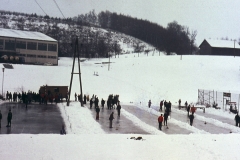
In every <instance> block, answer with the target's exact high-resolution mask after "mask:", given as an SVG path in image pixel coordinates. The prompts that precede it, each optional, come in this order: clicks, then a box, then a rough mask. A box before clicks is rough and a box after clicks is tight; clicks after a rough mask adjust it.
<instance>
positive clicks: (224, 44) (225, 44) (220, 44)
mask: <svg viewBox="0 0 240 160" xmlns="http://www.w3.org/2000/svg"><path fill="white" fill-rule="evenodd" d="M205 41H207V43H208V44H209V45H210V46H211V47H216V48H234V41H228V40H213V39H208V40H205ZM200 46H201V45H200ZM235 48H238V49H240V45H239V43H238V42H235Z"/></svg>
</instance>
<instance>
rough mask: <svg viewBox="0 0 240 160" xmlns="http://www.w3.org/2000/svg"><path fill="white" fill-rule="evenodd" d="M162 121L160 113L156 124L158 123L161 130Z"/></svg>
mask: <svg viewBox="0 0 240 160" xmlns="http://www.w3.org/2000/svg"><path fill="white" fill-rule="evenodd" d="M162 122H163V116H162V114H161V116H159V117H158V124H159V129H160V130H162Z"/></svg>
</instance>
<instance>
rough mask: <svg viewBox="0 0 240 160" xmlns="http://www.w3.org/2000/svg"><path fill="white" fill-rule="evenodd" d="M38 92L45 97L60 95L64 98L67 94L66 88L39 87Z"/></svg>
mask: <svg viewBox="0 0 240 160" xmlns="http://www.w3.org/2000/svg"><path fill="white" fill-rule="evenodd" d="M39 92H40V94H41V93H44V94H47V95H50V94H53V95H55V94H62V97H63V98H66V97H67V94H68V86H48V85H46V86H40V89H39Z"/></svg>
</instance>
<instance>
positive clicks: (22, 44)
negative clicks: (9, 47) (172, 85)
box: [16, 41, 27, 49]
mask: <svg viewBox="0 0 240 160" xmlns="http://www.w3.org/2000/svg"><path fill="white" fill-rule="evenodd" d="M26 44H27V43H26V42H24V41H17V44H16V48H20V49H26V46H27V45H26Z"/></svg>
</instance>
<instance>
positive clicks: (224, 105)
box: [198, 89, 240, 111]
mask: <svg viewBox="0 0 240 160" xmlns="http://www.w3.org/2000/svg"><path fill="white" fill-rule="evenodd" d="M239 101H240V94H236V93H230V92H220V91H214V90H212V91H211V90H203V89H198V104H201V105H205V106H206V107H212V106H213V104H214V103H215V104H217V107H219V108H220V109H222V110H226V111H227V110H229V107H230V105H232V106H233V108H234V107H236V108H235V109H237V110H238V111H239V103H240V102H239Z"/></svg>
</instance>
